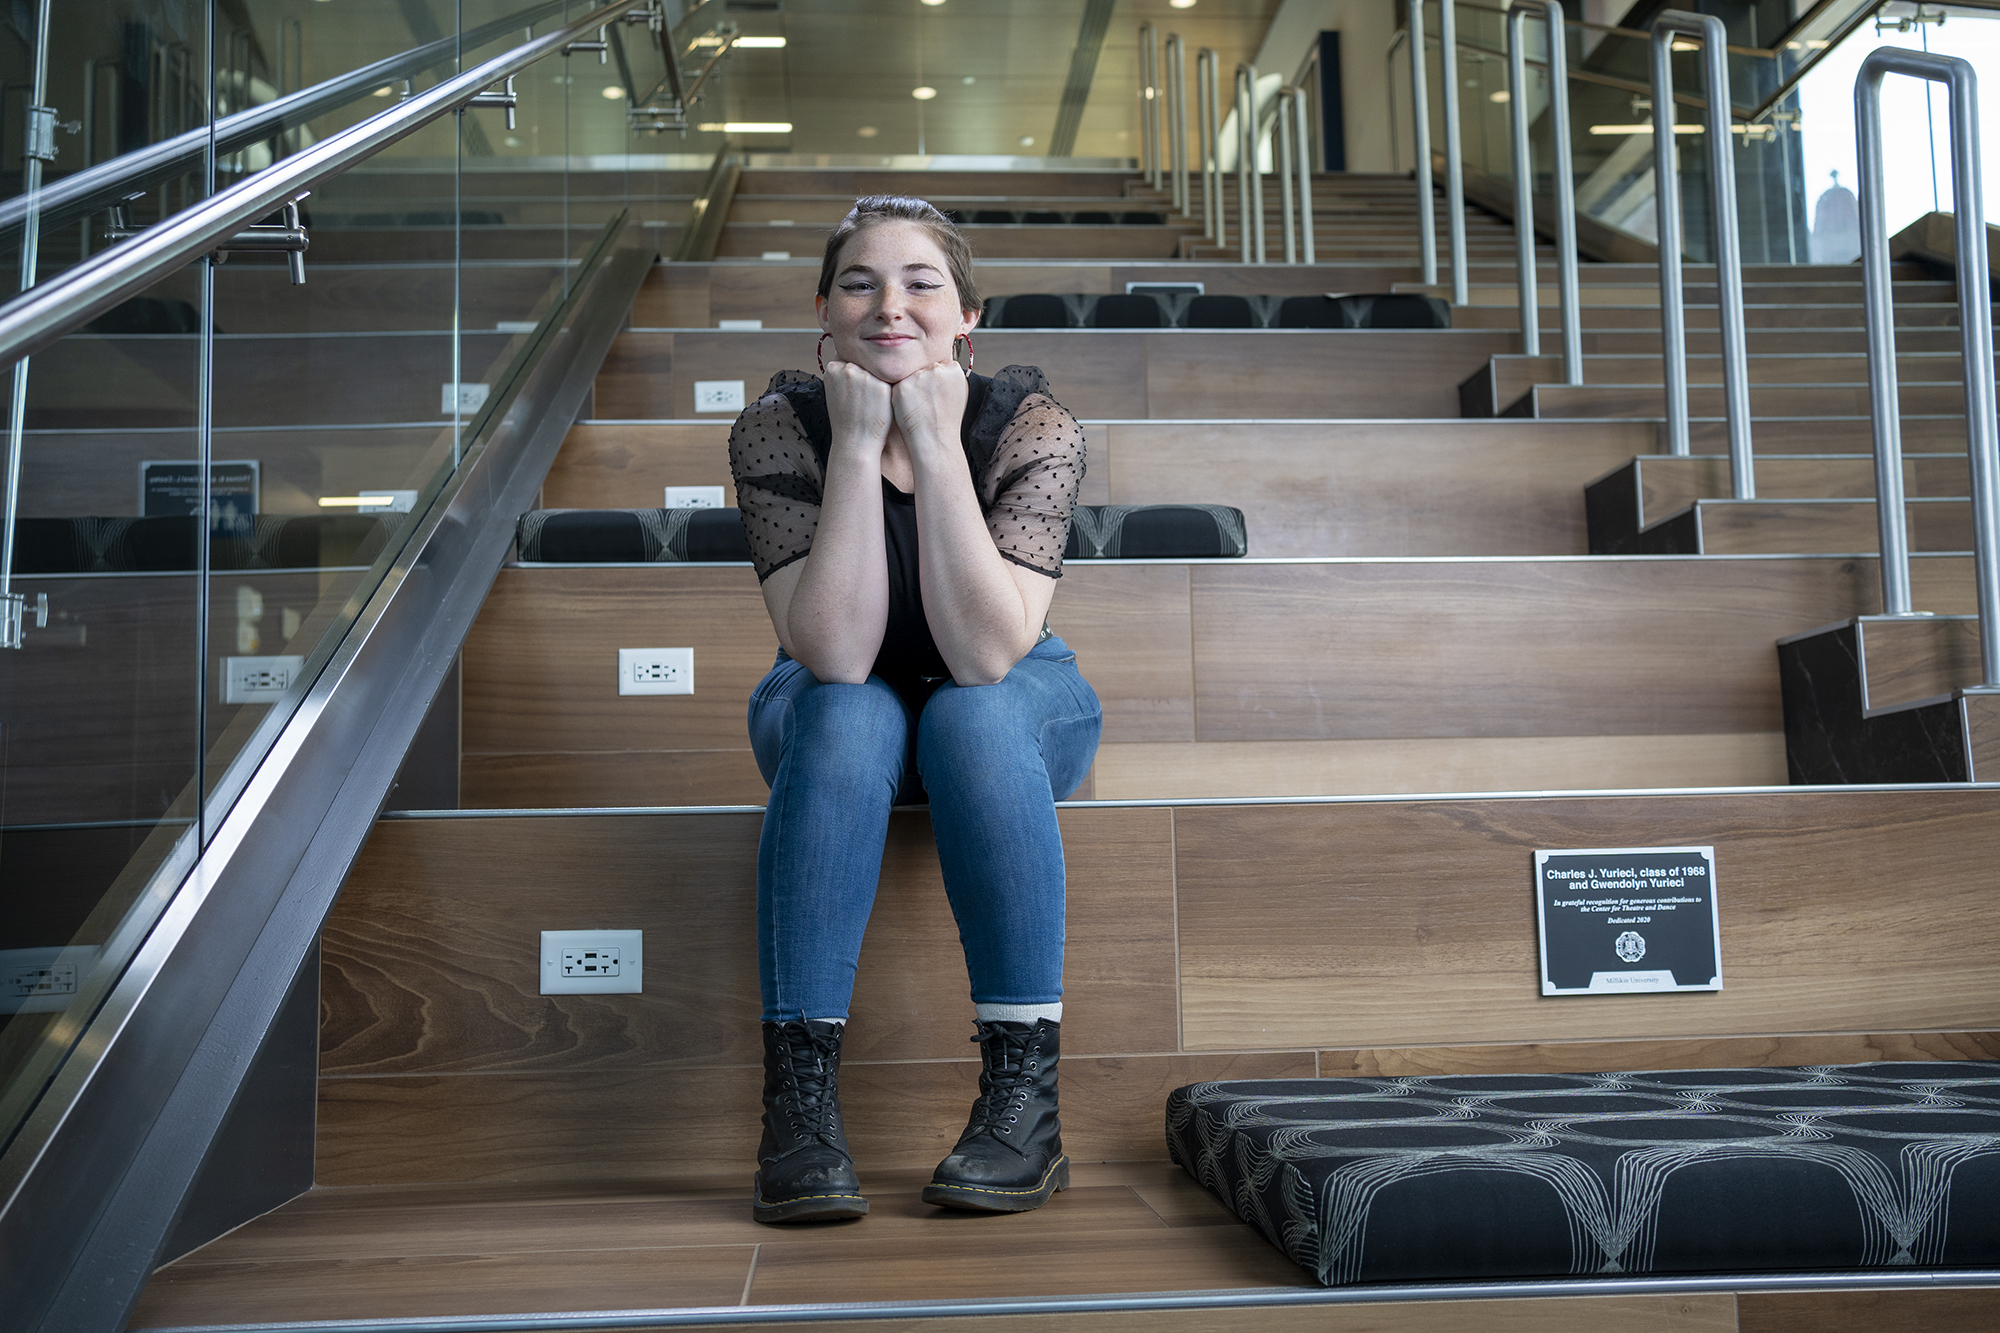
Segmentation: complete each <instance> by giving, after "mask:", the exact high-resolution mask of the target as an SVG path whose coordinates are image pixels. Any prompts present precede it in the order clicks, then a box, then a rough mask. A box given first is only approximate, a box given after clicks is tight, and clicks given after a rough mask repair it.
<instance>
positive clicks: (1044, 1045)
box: [924, 1018, 1069, 1213]
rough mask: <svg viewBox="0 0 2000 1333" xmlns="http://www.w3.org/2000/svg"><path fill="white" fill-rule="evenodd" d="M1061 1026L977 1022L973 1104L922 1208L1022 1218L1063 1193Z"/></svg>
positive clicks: (1066, 1162)
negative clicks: (1059, 1089)
mask: <svg viewBox="0 0 2000 1333" xmlns="http://www.w3.org/2000/svg"><path fill="white" fill-rule="evenodd" d="M1061 1027H1062V1025H1061V1024H1059V1023H1051V1022H1050V1021H1049V1020H1047V1019H1046V1018H1044V1019H1040V1020H1037V1021H1036V1023H1035V1024H1034V1025H1033V1026H1032V1027H1030V1026H1029V1025H1028V1024H1026V1023H1005V1022H1001V1023H981V1024H980V1025H979V1035H978V1036H976V1037H974V1038H973V1040H974V1041H976V1042H978V1043H979V1054H980V1057H981V1059H982V1061H983V1062H984V1065H985V1068H983V1069H982V1070H981V1071H980V1073H979V1100H978V1101H975V1102H974V1103H973V1104H972V1118H971V1119H970V1120H969V1121H968V1122H967V1123H966V1126H965V1133H963V1134H961V1135H960V1136H959V1139H958V1146H957V1147H956V1148H953V1149H952V1150H951V1156H949V1157H947V1158H945V1159H944V1160H943V1161H942V1162H939V1163H938V1169H937V1171H936V1172H935V1173H933V1175H932V1176H931V1183H930V1184H928V1185H926V1186H925V1187H924V1202H925V1203H936V1204H942V1205H944V1206H945V1207H946V1208H968V1209H974V1210H976V1211H979V1212H987V1213H1025V1212H1027V1211H1028V1210H1029V1209H1031V1208H1039V1207H1041V1206H1042V1205H1043V1204H1045V1203H1047V1202H1048V1201H1049V1195H1050V1194H1052V1193H1054V1192H1055V1191H1056V1190H1064V1189H1068V1188H1069V1158H1067V1157H1065V1156H1064V1155H1063V1150H1062V1121H1061V1120H1060V1119H1058V1118H1057V1116H1056V1056H1057V1054H1058V1045H1059V1035H1060V1032H1061Z"/></svg>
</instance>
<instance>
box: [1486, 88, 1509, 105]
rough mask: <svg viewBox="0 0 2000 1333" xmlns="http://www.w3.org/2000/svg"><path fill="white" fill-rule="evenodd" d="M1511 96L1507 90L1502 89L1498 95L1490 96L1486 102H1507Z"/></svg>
mask: <svg viewBox="0 0 2000 1333" xmlns="http://www.w3.org/2000/svg"><path fill="white" fill-rule="evenodd" d="M1509 96H1510V94H1509V93H1508V92H1507V90H1506V89H1505V88H1502V89H1501V90H1500V91H1499V92H1497V93H1492V94H1489V95H1488V96H1487V98H1486V100H1487V101H1489V102H1505V101H1507V100H1508V98H1509Z"/></svg>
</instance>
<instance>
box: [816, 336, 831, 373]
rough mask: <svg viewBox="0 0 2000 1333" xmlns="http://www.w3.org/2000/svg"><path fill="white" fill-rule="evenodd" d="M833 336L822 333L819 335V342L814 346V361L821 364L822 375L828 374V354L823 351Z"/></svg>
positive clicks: (820, 371)
mask: <svg viewBox="0 0 2000 1333" xmlns="http://www.w3.org/2000/svg"><path fill="white" fill-rule="evenodd" d="M832 336H833V335H832V334H831V333H822V334H820V335H819V341H818V342H816V343H814V344H813V360H815V361H817V362H819V373H820V374H822V375H824V374H826V353H825V351H824V350H823V349H824V348H825V347H826V340H827V339H828V338H831V337H832Z"/></svg>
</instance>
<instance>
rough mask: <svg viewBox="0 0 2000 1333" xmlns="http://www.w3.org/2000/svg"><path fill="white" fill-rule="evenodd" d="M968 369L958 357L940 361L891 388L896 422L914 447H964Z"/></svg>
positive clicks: (949, 448)
mask: <svg viewBox="0 0 2000 1333" xmlns="http://www.w3.org/2000/svg"><path fill="white" fill-rule="evenodd" d="M965 392H966V385H965V372H964V371H963V370H960V369H959V368H958V363H957V362H955V361H940V362H938V363H937V364H936V365H934V366H925V367H924V368H923V369H922V370H919V371H917V372H916V373H915V374H913V375H910V376H908V377H906V378H904V379H901V380H898V381H896V384H895V386H894V387H893V388H892V389H891V390H890V400H891V403H892V405H893V407H894V409H895V413H896V425H897V427H898V428H900V429H901V430H902V432H903V439H904V440H906V441H907V442H908V443H909V445H910V448H911V449H912V450H917V449H922V448H925V447H933V448H947V447H948V450H949V452H952V453H957V452H958V451H959V449H960V447H961V446H960V444H959V426H960V423H961V422H963V421H964V420H965Z"/></svg>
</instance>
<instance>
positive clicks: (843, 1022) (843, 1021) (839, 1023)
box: [806, 1014, 847, 1028]
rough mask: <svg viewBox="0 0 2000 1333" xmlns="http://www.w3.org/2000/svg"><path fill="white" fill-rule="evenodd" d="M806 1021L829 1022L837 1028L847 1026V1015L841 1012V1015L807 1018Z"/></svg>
mask: <svg viewBox="0 0 2000 1333" xmlns="http://www.w3.org/2000/svg"><path fill="white" fill-rule="evenodd" d="M806 1022H808V1023H831V1024H833V1025H834V1026H835V1027H837V1028H844V1027H846V1026H847V1015H846V1014H842V1015H841V1016H840V1017H839V1018H808V1019H807V1020H806Z"/></svg>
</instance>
